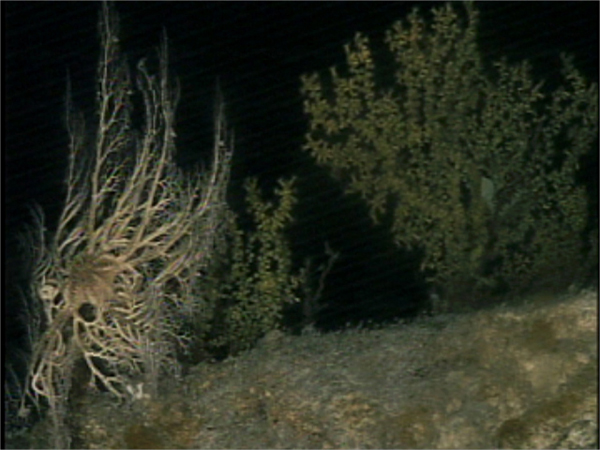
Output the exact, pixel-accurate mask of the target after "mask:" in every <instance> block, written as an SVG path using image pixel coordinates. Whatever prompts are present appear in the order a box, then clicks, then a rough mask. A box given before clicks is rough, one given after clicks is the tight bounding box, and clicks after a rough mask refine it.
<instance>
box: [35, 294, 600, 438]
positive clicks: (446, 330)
mask: <svg viewBox="0 0 600 450" xmlns="http://www.w3.org/2000/svg"><path fill="white" fill-rule="evenodd" d="M597 316H598V294H597V292H591V291H587V292H582V293H579V294H577V295H572V296H570V297H560V298H553V297H552V296H545V297H538V298H532V299H531V301H530V302H527V303H526V305H525V306H519V307H508V306H503V307H498V308H494V309H490V310H487V311H480V312H477V313H470V314H461V315H444V316H438V317H434V318H424V319H419V320H417V321H415V322H413V323H410V324H401V323H398V324H395V325H391V326H386V327H384V328H380V329H363V330H347V331H344V332H339V333H334V334H325V335H324V334H319V333H316V332H315V333H306V334H305V335H303V336H300V337H293V336H286V335H284V334H282V333H279V332H272V333H271V334H269V335H267V336H266V337H265V338H264V339H263V341H262V342H261V343H260V345H259V346H258V347H257V348H255V349H253V350H252V351H249V352H247V353H244V354H242V355H239V356H238V357H236V358H230V359H228V360H226V361H223V362H220V363H213V364H208V363H203V364H200V365H198V366H196V367H194V368H193V369H192V370H191V371H190V372H189V373H188V374H187V375H186V376H185V377H183V378H182V379H181V380H176V379H172V380H170V382H168V383H166V384H165V386H164V388H163V389H162V390H161V392H160V393H159V394H158V395H157V396H156V397H155V398H149V397H148V396H146V395H145V394H144V391H143V385H137V386H135V387H132V392H135V393H136V395H135V397H136V400H135V401H132V402H131V404H129V405H121V406H116V405H114V403H112V402H111V400H110V398H108V397H106V398H105V397H104V396H103V395H100V394H94V395H90V396H88V397H86V399H85V401H82V402H81V404H80V405H78V406H77V408H76V410H75V411H73V415H72V418H71V419H72V420H71V428H72V433H73V444H74V446H76V447H81V448H494V447H495V448H498V447H499V448H592V447H596V448H597V447H598V440H597V439H598V438H597V433H598V400H597V398H598V343H597V333H598V319H597ZM44 426H45V425H44V423H43V422H42V423H41V424H40V425H39V426H38V427H37V429H36V430H34V433H33V434H34V441H33V442H36V443H35V444H34V445H35V446H40V445H43V436H44V432H43V429H44ZM35 436H41V437H39V438H35ZM36 439H37V440H36Z"/></svg>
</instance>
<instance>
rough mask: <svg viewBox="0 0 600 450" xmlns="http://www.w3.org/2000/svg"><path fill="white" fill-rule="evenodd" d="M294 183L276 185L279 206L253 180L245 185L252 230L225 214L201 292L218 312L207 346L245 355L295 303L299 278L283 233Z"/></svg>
mask: <svg viewBox="0 0 600 450" xmlns="http://www.w3.org/2000/svg"><path fill="white" fill-rule="evenodd" d="M293 184H294V179H290V180H280V181H279V187H278V188H277V189H276V190H275V194H276V195H277V197H278V198H279V203H278V204H275V203H274V202H269V201H267V200H266V199H264V198H263V197H262V196H261V193H260V190H259V188H258V183H257V180H256V179H255V178H249V179H247V180H246V182H245V190H246V204H247V209H246V212H247V213H248V214H249V215H250V216H251V222H252V229H249V230H243V229H242V228H241V227H240V226H239V224H238V223H237V220H236V219H237V216H236V214H234V213H233V212H230V215H229V220H228V225H227V232H226V239H225V240H224V241H223V243H222V246H221V248H220V252H219V257H218V258H215V261H214V265H213V267H212V269H211V271H210V272H209V274H208V276H207V277H206V279H205V280H204V281H203V285H204V287H203V288H201V291H202V292H204V294H203V295H206V296H208V297H209V298H210V300H209V302H208V303H209V304H215V305H217V308H219V307H220V309H221V310H222V313H221V314H220V317H215V318H214V320H213V321H212V325H213V333H212V334H213V338H212V339H211V340H210V341H209V342H208V343H209V345H211V346H217V347H225V348H226V349H227V352H228V353H235V352H238V351H241V350H246V349H248V348H249V347H250V346H252V345H253V344H254V343H255V342H256V341H257V339H259V338H260V337H262V336H263V335H264V334H265V333H267V332H269V331H271V330H274V329H276V328H278V327H279V326H280V325H281V319H282V314H283V310H284V307H285V306H286V305H289V304H292V303H295V302H297V301H298V300H299V299H298V297H297V290H298V288H299V287H300V283H301V274H300V273H294V270H293V267H292V257H291V256H292V255H291V249H290V246H289V242H288V240H287V238H286V236H285V232H286V230H287V228H288V226H289V224H290V223H291V221H292V209H293V207H294V204H295V203H296V197H295V195H294V188H293Z"/></svg>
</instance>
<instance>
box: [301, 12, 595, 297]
mask: <svg viewBox="0 0 600 450" xmlns="http://www.w3.org/2000/svg"><path fill="white" fill-rule="evenodd" d="M465 10H466V15H465V16H466V20H461V18H460V14H459V12H458V11H457V10H456V8H455V7H453V6H451V5H450V4H447V5H445V6H443V7H441V8H437V9H436V8H434V9H433V21H432V23H431V24H428V23H427V22H426V21H425V20H424V19H423V18H422V17H421V15H420V14H419V13H418V11H417V10H415V11H413V13H411V14H410V15H409V17H408V22H407V23H404V22H397V23H396V24H395V25H394V26H393V27H392V29H391V30H389V31H388V32H387V35H386V42H387V45H388V47H389V49H390V50H391V52H392V53H393V55H394V57H395V62H396V64H395V72H394V75H395V83H394V85H393V86H381V83H380V82H379V79H380V78H383V79H385V77H382V76H381V74H382V70H381V69H379V67H377V66H376V65H375V62H374V59H373V56H372V52H371V50H370V48H369V42H368V39H367V38H366V37H364V36H362V35H361V34H357V35H356V37H355V39H354V42H353V43H352V45H348V46H346V47H345V52H346V58H347V66H348V72H347V75H340V74H339V73H338V71H337V70H336V69H335V68H332V69H331V72H330V78H328V79H327V80H324V79H320V77H319V76H318V75H317V74H310V75H305V76H303V77H302V93H303V95H304V110H305V112H306V114H307V115H308V116H309V120H310V128H309V131H308V133H307V135H306V144H305V149H306V150H307V151H309V152H310V153H311V155H312V156H313V157H314V158H315V159H316V161H317V162H318V163H319V164H321V165H324V166H327V167H329V168H330V169H331V170H332V172H333V173H334V175H335V176H336V177H337V178H338V179H340V180H341V181H342V182H344V183H345V185H346V187H347V192H348V193H354V194H359V195H360V196H361V197H362V198H363V199H364V200H365V201H366V202H367V203H368V205H369V207H370V213H371V217H372V219H373V220H374V221H375V222H378V221H380V220H381V219H382V218H383V217H384V216H385V215H386V214H387V213H388V212H391V213H392V214H393V225H392V231H393V234H394V236H395V242H396V244H397V245H398V246H399V247H402V248H415V247H416V248H420V249H422V250H423V253H424V257H423V260H422V264H421V270H422V271H424V272H425V273H426V275H427V277H428V279H429V281H430V282H431V283H433V284H435V285H437V286H438V287H440V288H441V289H443V290H445V293H446V296H447V297H448V298H450V299H451V303H452V302H453V301H455V300H456V299H458V298H460V297H461V296H464V294H466V293H470V294H473V293H477V294H479V296H480V297H485V295H487V294H489V295H492V294H496V293H499V292H506V291H507V290H508V291H510V292H512V293H514V292H517V291H520V290H525V289H529V288H531V287H532V286H533V284H534V282H536V283H537V282H540V280H542V279H543V280H548V279H551V278H552V277H553V276H554V275H555V274H556V273H562V275H563V277H562V282H563V284H568V283H569V282H572V281H573V279H574V277H576V275H577V270H578V269H580V268H581V267H582V266H583V265H585V264H586V263H587V262H588V261H589V255H588V254H587V250H588V248H587V246H586V245H585V244H584V241H583V235H582V233H583V232H584V230H585V227H586V216H587V212H588V205H587V197H586V193H585V189H584V187H583V186H579V185H577V184H576V182H575V175H576V172H577V169H578V164H579V160H580V157H581V156H582V155H583V154H585V153H586V152H588V151H589V150H590V147H591V145H592V144H593V142H594V139H596V138H597V133H598V88H597V85H595V84H590V83H588V82H587V81H586V80H585V79H584V78H583V76H582V75H581V74H580V73H579V72H578V71H577V70H576V69H575V67H574V65H573V63H572V61H571V60H570V59H569V58H568V57H563V58H562V60H563V67H564V69H563V77H564V84H563V85H562V86H560V87H559V88H558V89H557V90H555V91H554V92H547V90H545V89H544V88H543V83H537V84H536V83H534V81H533V80H532V76H531V73H530V72H531V69H530V66H529V64H528V63H527V62H523V63H520V64H517V65H510V64H508V63H507V62H506V61H500V62H497V63H495V64H494V66H493V70H491V72H490V71H486V70H485V69H484V64H483V61H482V57H481V55H480V53H479V50H478V46H477V40H476V37H477V26H478V13H477V11H476V9H475V7H474V6H473V5H472V4H471V3H466V4H465ZM329 86H332V88H331V89H329V88H328V87H329Z"/></svg>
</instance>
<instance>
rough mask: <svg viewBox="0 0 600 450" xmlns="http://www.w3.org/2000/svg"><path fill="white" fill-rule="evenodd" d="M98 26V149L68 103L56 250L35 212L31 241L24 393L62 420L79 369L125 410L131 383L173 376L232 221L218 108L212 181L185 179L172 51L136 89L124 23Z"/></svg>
mask: <svg viewBox="0 0 600 450" xmlns="http://www.w3.org/2000/svg"><path fill="white" fill-rule="evenodd" d="M99 25H100V27H99V28H100V37H101V55H100V60H99V65H98V91H97V102H98V103H97V106H98V129H97V132H96V135H95V142H93V143H86V142H85V140H84V136H85V133H84V123H83V118H82V115H81V114H79V113H77V112H75V111H74V110H73V107H72V104H71V102H70V99H69V101H68V102H67V103H68V104H67V122H68V132H69V137H70V145H69V168H68V175H67V196H66V203H65V206H64V209H63V211H62V214H61V216H60V219H59V222H58V226H57V229H56V232H55V234H54V235H53V236H52V237H51V238H50V239H49V240H46V239H45V232H44V228H43V219H42V216H41V213H40V212H39V211H38V213H37V214H36V217H37V220H36V223H35V224H34V227H32V229H31V230H30V233H29V237H30V238H31V239H30V244H31V249H32V250H33V253H34V257H35V264H36V266H37V267H36V270H35V273H34V280H33V283H32V286H31V291H32V292H31V294H32V297H33V298H34V299H35V300H34V302H37V304H39V305H40V307H39V317H40V319H41V322H42V324H43V328H42V330H43V332H40V333H39V334H38V335H35V334H34V336H33V342H32V346H33V352H32V359H31V362H30V368H29V373H28V377H29V383H28V385H29V388H30V391H31V392H30V393H31V394H32V395H31V397H33V398H34V399H35V400H36V402H39V400H41V399H45V400H46V401H47V402H48V404H49V406H50V411H51V413H54V414H55V415H58V411H60V410H61V409H64V408H65V406H64V405H65V402H66V400H67V398H68V393H69V390H70V385H71V382H72V380H71V373H72V371H73V369H74V367H75V365H76V364H82V363H83V364H84V365H85V367H86V369H87V370H88V371H89V374H90V378H89V383H90V384H91V385H92V386H96V387H102V388H103V389H105V390H108V391H109V392H110V393H112V394H114V396H116V397H118V398H123V397H124V396H126V392H127V380H129V379H131V377H139V376H143V377H145V379H146V380H147V381H148V383H152V384H153V385H155V384H156V382H157V380H158V377H159V376H160V374H161V372H163V371H164V370H167V369H168V368H170V367H174V366H176V364H172V362H173V360H174V351H175V346H176V345H177V343H178V341H181V339H182V336H181V334H180V333H179V327H178V320H179V319H178V318H179V317H180V316H181V314H182V311H184V312H188V313H189V312H190V311H193V310H194V307H195V306H197V305H195V304H193V302H198V301H200V300H194V297H195V296H192V295H190V290H191V287H192V286H193V285H194V279H195V277H196V276H197V274H198V273H200V269H202V268H203V266H204V265H205V264H206V263H207V260H208V258H210V255H211V252H212V250H213V247H214V244H215V241H216V240H217V239H218V236H219V233H220V229H221V225H222V223H223V216H224V212H225V210H226V203H225V192H226V186H227V183H228V178H229V170H230V160H231V155H232V145H231V141H230V139H229V137H228V136H227V132H226V125H225V117H224V111H223V103H222V101H220V99H219V101H218V102H217V105H216V113H215V131H214V138H215V144H214V149H213V150H214V152H213V161H212V169H211V170H210V171H209V172H208V173H205V174H202V175H201V176H198V177H196V178H195V179H189V178H187V177H184V175H183V174H182V173H181V172H180V171H179V170H178V169H177V168H176V167H175V163H174V160H173V156H174V151H175V144H174V138H175V133H174V131H173V120H174V111H175V107H176V104H177V97H178V90H177V89H174V88H173V87H172V86H171V84H170V80H169V78H168V73H167V44H166V39H163V40H162V44H161V47H160V50H159V52H158V59H159V66H158V74H156V75H151V74H150V73H149V71H148V69H147V66H146V64H145V60H142V61H140V62H139V63H138V65H137V75H136V77H135V82H133V81H132V78H133V77H131V75H130V71H129V70H128V67H127V64H126V62H125V60H124V58H123V57H122V55H121V54H120V52H119V39H118V31H119V30H118V18H117V17H116V13H115V12H114V11H113V9H112V6H111V5H109V4H107V3H104V4H103V9H102V15H101V19H100V21H99ZM134 95H140V98H142V99H143V105H144V123H143V125H142V126H141V129H140V130H135V129H134V128H133V124H132V118H131V114H132V107H133V105H132V100H133V99H134V98H135V97H134ZM90 148H91V149H93V151H92V152H91V154H88V153H86V152H87V151H88V149H90ZM34 323H35V321H34V320H32V321H30V324H31V325H30V326H34ZM34 331H35V330H34Z"/></svg>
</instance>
